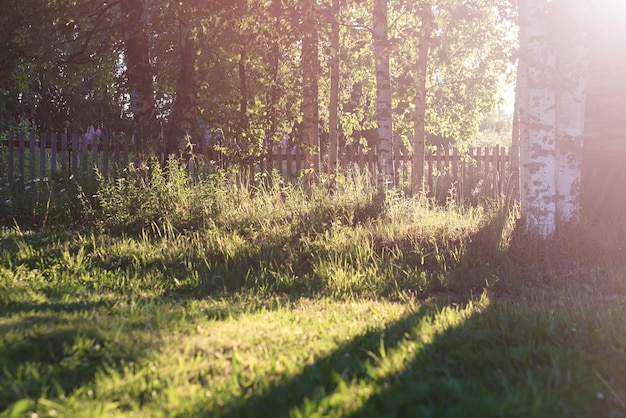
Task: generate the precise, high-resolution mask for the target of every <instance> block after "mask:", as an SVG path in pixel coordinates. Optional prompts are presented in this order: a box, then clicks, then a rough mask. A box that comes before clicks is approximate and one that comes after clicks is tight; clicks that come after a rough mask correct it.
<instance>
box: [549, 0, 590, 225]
mask: <svg viewBox="0 0 626 418" xmlns="http://www.w3.org/2000/svg"><path fill="white" fill-rule="evenodd" d="M565 10H567V12H568V13H570V16H567V17H566V18H567V19H571V21H572V22H581V23H582V22H583V21H584V15H585V13H586V12H587V11H588V7H587V0H568V4H567V8H566V9H565ZM571 27H572V26H570V27H569V28H570V29H571ZM574 27H575V28H576V29H577V30H576V31H575V32H574V33H570V32H571V30H570V31H568V33H562V34H560V36H559V40H560V42H559V43H558V57H557V60H558V61H557V66H558V68H557V69H558V73H559V76H560V77H561V80H560V83H559V89H558V90H557V99H556V141H557V146H556V192H557V215H558V217H559V219H561V220H563V221H572V222H576V221H578V220H579V219H580V211H581V199H580V197H581V196H580V194H581V193H580V191H581V189H580V178H581V166H582V159H583V139H584V133H585V107H586V106H585V102H586V88H587V69H588V51H587V36H586V33H585V30H584V25H582V24H580V25H574Z"/></svg>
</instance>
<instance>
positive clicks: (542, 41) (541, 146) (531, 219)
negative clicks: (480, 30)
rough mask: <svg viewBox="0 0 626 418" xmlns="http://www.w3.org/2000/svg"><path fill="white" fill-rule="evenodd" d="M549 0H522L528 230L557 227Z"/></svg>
mask: <svg viewBox="0 0 626 418" xmlns="http://www.w3.org/2000/svg"><path fill="white" fill-rule="evenodd" d="M547 4H548V3H547V2H546V0H520V1H519V3H518V7H519V20H520V67H521V68H520V70H521V71H523V78H524V81H523V83H522V86H521V87H522V89H523V90H521V91H520V94H521V103H520V122H521V138H520V139H521V144H520V160H521V164H520V182H521V190H520V192H521V203H522V218H523V221H524V225H525V228H526V232H528V233H531V234H536V235H538V236H540V237H544V238H546V237H549V236H550V235H552V234H554V232H555V230H556V184H555V178H556V173H555V129H554V127H555V123H556V115H555V89H554V83H553V76H554V66H555V59H554V55H553V52H552V50H551V49H550V45H549V42H548V20H547V13H546V7H547Z"/></svg>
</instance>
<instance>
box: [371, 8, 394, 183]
mask: <svg viewBox="0 0 626 418" xmlns="http://www.w3.org/2000/svg"><path fill="white" fill-rule="evenodd" d="M373 17H374V20H373V22H374V23H373V26H374V29H373V37H374V61H375V63H376V120H377V124H378V141H377V143H376V146H377V150H376V152H377V157H378V171H379V173H378V175H379V180H378V183H379V190H380V191H381V192H384V191H385V190H387V189H390V188H392V187H393V179H394V176H393V162H392V160H391V150H392V136H393V130H392V117H391V112H392V109H391V81H390V74H389V72H390V70H389V37H388V31H387V0H374V12H373Z"/></svg>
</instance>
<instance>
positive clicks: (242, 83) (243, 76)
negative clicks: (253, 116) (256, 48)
mask: <svg viewBox="0 0 626 418" xmlns="http://www.w3.org/2000/svg"><path fill="white" fill-rule="evenodd" d="M238 66H239V126H240V127H241V129H242V131H243V132H245V133H246V134H247V131H248V128H249V127H250V126H249V122H248V74H247V73H246V51H245V49H244V48H242V49H241V54H240V56H239V63H238Z"/></svg>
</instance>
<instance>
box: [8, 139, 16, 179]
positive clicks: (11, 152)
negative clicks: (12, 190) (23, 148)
mask: <svg viewBox="0 0 626 418" xmlns="http://www.w3.org/2000/svg"><path fill="white" fill-rule="evenodd" d="M14 140H15V134H14V133H13V132H9V151H8V154H9V155H8V156H7V159H8V161H7V162H8V167H7V177H8V180H9V184H10V185H11V187H13V182H14V181H15V174H14V171H13V167H14V164H15V143H14V142H13V141H14Z"/></svg>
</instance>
